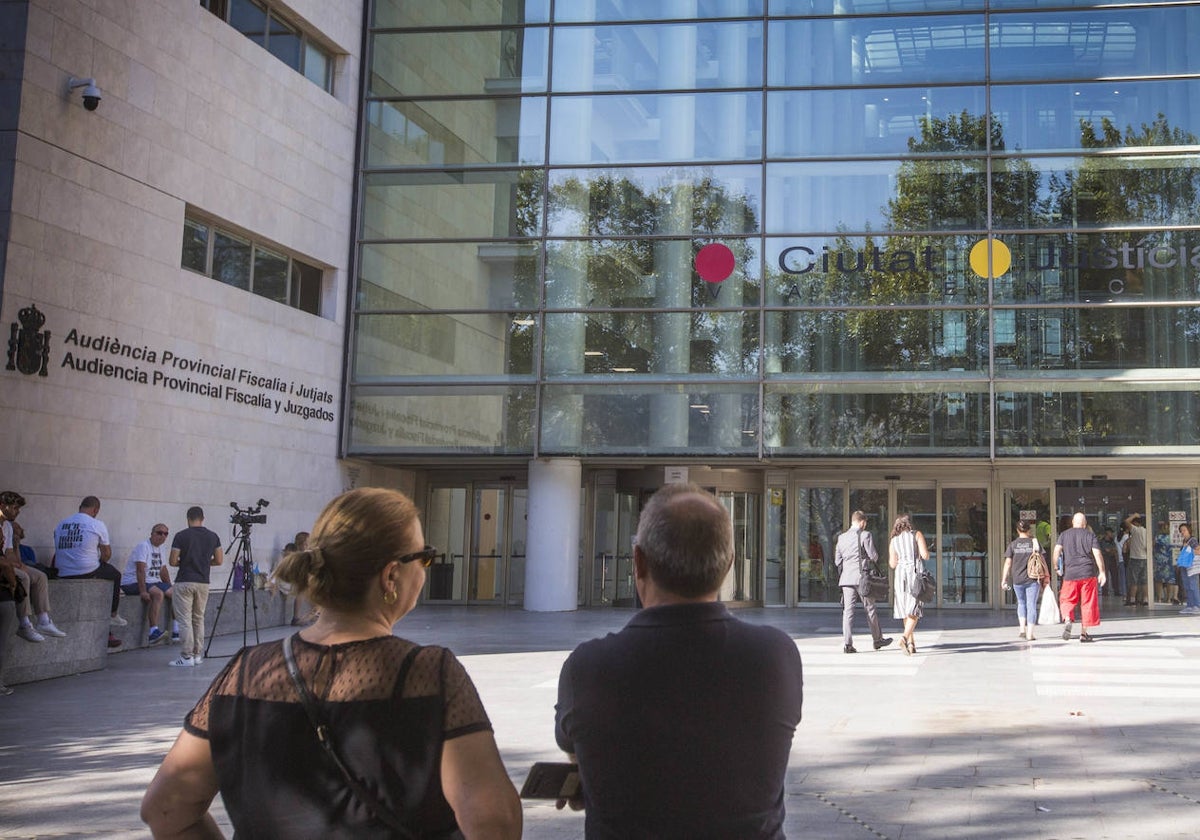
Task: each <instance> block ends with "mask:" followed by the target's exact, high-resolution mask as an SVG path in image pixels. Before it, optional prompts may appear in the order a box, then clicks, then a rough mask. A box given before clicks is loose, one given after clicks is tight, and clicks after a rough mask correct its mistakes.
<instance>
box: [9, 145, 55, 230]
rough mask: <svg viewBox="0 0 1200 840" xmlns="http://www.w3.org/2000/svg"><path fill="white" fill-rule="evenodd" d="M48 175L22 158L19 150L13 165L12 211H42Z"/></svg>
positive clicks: (25, 212) (34, 212) (16, 212)
mask: <svg viewBox="0 0 1200 840" xmlns="http://www.w3.org/2000/svg"><path fill="white" fill-rule="evenodd" d="M18 145H19V144H18ZM48 177H49V176H48V175H47V174H46V172H45V171H43V170H38V169H35V168H33V167H31V166H29V165H28V164H27V163H26V162H25V161H24V160H21V158H20V153H19V150H18V158H17V161H16V163H15V164H14V165H13V195H12V212H13V214H14V215H23V216H37V215H38V214H39V213H40V208H41V203H42V184H43V182H44V181H45V180H46V179H47V178H48Z"/></svg>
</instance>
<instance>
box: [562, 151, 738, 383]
mask: <svg viewBox="0 0 1200 840" xmlns="http://www.w3.org/2000/svg"><path fill="white" fill-rule="evenodd" d="M548 200H549V206H548V210H547V212H548V213H549V215H550V217H551V218H552V219H555V220H556V223H557V224H558V226H560V227H562V226H564V223H566V222H568V221H569V225H566V226H567V227H569V228H571V229H573V230H572V234H573V235H577V236H586V237H589V238H592V239H593V241H591V242H589V243H587V244H586V246H585V247H584V248H582V249H580V250H579V252H578V253H576V254H573V255H571V256H572V257H574V258H575V259H576V260H579V261H585V262H586V265H585V266H578V265H575V266H573V268H575V269H583V270H584V271H585V272H586V277H585V287H586V294H581V295H574V296H573V295H566V296H559V297H560V299H566V300H570V299H572V298H574V300H576V301H578V303H577V304H575V305H581V306H587V307H588V308H593V307H594V308H609V307H649V308H661V307H662V305H663V299H664V297H666V298H673V300H674V301H677V303H673V304H668V305H679V306H682V307H690V308H707V307H711V306H725V305H730V304H732V305H737V304H738V303H746V302H750V303H757V284H756V283H754V282H753V280H752V279H750V277H749V276H748V275H747V273H746V271H745V268H746V266H747V264H748V263H750V262H751V261H752V260H753V256H754V254H753V251H752V249H751V247H750V244H749V243H748V242H747V241H746V240H744V239H726V238H724V237H722V236H720V235H721V234H729V233H734V234H736V233H743V232H750V231H755V230H757V228H758V220H757V214H756V212H755V210H754V208H753V207H752V206H751V205H750V201H749V199H748V197H747V196H745V195H744V194H735V193H732V192H731V191H730V190H729V189H728V188H727V187H726V186H725V185H723V184H721V183H719V182H717V181H716V180H715V179H714V178H713V177H712V176H711V175H710V174H705V175H702V176H701V177H699V178H698V179H695V180H687V181H680V180H676V179H674V178H669V179H666V180H664V181H663V182H662V183H660V184H658V185H657V186H656V187H654V188H653V189H650V188H647V187H646V185H644V184H642V183H638V182H636V181H634V180H631V179H630V178H629V177H625V176H616V175H612V174H607V173H599V174H597V176H596V177H593V178H590V179H583V178H579V177H571V178H568V179H566V180H564V181H562V182H561V183H560V184H557V185H555V186H554V187H552V188H551V190H550V195H549V199H548ZM673 235H678V236H679V237H681V238H682V239H684V240H686V241H684V242H679V243H678V244H679V245H682V246H683V247H682V248H677V249H676V248H672V247H670V246H671V245H674V244H676V243H674V242H672V241H668V240H656V239H654V238H653V237H661V236H673ZM696 235H701V236H704V238H702V239H697V238H694V237H695V236H696ZM713 241H720V242H723V243H724V244H726V245H727V246H728V247H729V248H730V250H731V251H733V254H734V259H735V263H736V265H737V266H738V270H736V271H735V273H734V275H733V276H732V277H730V278H729V280H727V281H726V282H725V283H723V284H719V285H718V284H712V285H710V284H708V283H706V282H704V281H703V280H702V279H700V277H699V276H698V275H697V274H696V272H695V270H694V268H693V263H694V260H695V256H696V253H697V251H698V250H699V249H700V248H701V247H703V246H704V245H706V244H709V243H710V242H713ZM648 281H649V282H648ZM551 282H552V283H559V282H561V281H560V280H559V279H558V278H555V279H554V280H552V281H551ZM674 283H683V284H686V285H685V292H686V293H685V295H684V296H683V297H682V298H680V297H678V296H677V295H676V294H675V293H676V292H677V291H678V289H675V288H671V289H669V290H668V289H664V288H663V287H664V286H666V285H670V284H674ZM714 286H715V287H716V288H714ZM727 286H728V287H730V288H726V287H727ZM581 291H582V290H581ZM735 296H736V300H732V301H731V300H730V299H731V298H734V297H735ZM555 297H556V296H555V295H548V302H550V304H551V305H555V304H554V300H555ZM681 317H686V316H681ZM591 320H592V321H593V322H594V324H595V327H594V328H592V329H589V335H588V338H589V342H590V340H591V339H592V338H596V339H598V340H600V341H602V342H604V343H605V345H606V346H605V347H593V346H592V345H591V344H590V343H589V347H588V349H589V350H592V351H596V350H600V351H604V352H605V353H606V356H605V357H607V358H610V359H612V360H614V361H615V360H622V359H624V360H631V359H632V358H642V359H645V358H647V353H649V354H650V357H652V358H653V359H670V360H673V361H672V362H671V364H674V365H678V364H679V363H680V359H681V354H682V358H683V360H684V361H685V365H684V367H683V369H682V370H680V371H678V372H681V373H686V372H689V370H697V369H700V370H717V369H718V368H719V367H725V368H728V367H730V366H731V365H732V366H735V367H736V366H737V365H738V364H739V362H738V361H736V359H737V358H740V356H741V355H742V353H743V352H744V348H743V347H741V346H740V345H741V342H740V341H739V342H738V345H739V346H735V347H727V346H725V345H723V344H722V343H721V342H719V341H706V342H698V344H701V345H703V346H704V348H705V350H704V352H705V353H707V354H710V355H711V356H712V358H710V359H709V360H708V361H704V360H699V359H692V360H691V361H690V362H687V350H688V348H680V347H677V346H666V345H664V343H663V342H662V338H661V336H659V337H656V336H655V335H654V329H653V327H654V324H655V321H654V320H652V319H649V318H646V317H645V316H636V317H630V316H627V315H623V314H622V313H604V312H597V313H595V314H594V315H592V316H591ZM698 328H703V329H704V330H706V334H708V335H712V330H713V329H714V327H713V324H712V322H711V319H707V321H706V319H704V318H703V317H702V316H700V315H693V316H692V329H691V330H688V331H687V333H686V334H687V335H688V336H691V335H695V332H696V329H698ZM755 339H756V337H755ZM622 344H624V345H625V346H620V345H622ZM638 348H644V349H638ZM582 349H583V348H579V351H580V352H582ZM728 353H733V354H735V359H732V360H723V361H721V360H718V359H717V358H716V357H717V356H719V355H721V354H728ZM593 358H600V357H593ZM591 364H592V365H597V364H602V363H600V362H593V363H591ZM697 365H699V368H698V367H697ZM639 372H644V368H639Z"/></svg>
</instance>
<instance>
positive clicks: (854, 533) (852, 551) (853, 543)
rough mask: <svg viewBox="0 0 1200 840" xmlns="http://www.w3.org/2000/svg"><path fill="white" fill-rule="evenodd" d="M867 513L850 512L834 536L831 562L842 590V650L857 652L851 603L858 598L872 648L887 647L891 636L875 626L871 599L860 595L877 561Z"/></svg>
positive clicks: (876, 618)
mask: <svg viewBox="0 0 1200 840" xmlns="http://www.w3.org/2000/svg"><path fill="white" fill-rule="evenodd" d="M866 526H867V515H866V514H865V513H863V512H862V511H861V510H856V511H854V513H852V514H850V528H849V529H848V530H847V531H846V532H845V533H843V534H842V535H841V536H839V537H838V541H837V549H836V551H835V553H834V562H835V563H837V567H838V586H839V587H841V589H842V652H843V653H858V651H857V650H855V649H854V638H853V635H852V630H853V627H854V604H855V603H856V602H857V601H859V600H861V601H862V603H863V609H865V610H866V612H867V625H868V626H869V627H870V628H871V638H872V639H873V640H874V642H875V650H879V649H880V648H882V647H887V646H888V645H890V644H891V643H892V640H891V638H886V639H885V638H884V637H883V632H882V631H881V630H880V629H879V615H878V614H877V613H876V612H875V600H874V599H873V598H870V597H867V596H865V595H862V594H861V591H860V585H861V584H862V582H863V581H864V580H866V579H867V575H868V573H869V572H870V570H871V569H872V568H873V567H874V566H875V563H876V562H878V560H879V552H877V551H876V550H875V540H874V538H873V537H872V536H871V532H870V531H868V530H867V527H866Z"/></svg>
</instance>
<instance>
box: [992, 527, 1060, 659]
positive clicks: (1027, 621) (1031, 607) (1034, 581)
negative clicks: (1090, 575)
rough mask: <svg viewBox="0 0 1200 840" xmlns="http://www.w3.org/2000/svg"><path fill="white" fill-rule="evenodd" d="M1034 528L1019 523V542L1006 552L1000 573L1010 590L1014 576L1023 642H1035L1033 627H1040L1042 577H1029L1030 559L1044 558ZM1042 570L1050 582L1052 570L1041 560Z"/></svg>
mask: <svg viewBox="0 0 1200 840" xmlns="http://www.w3.org/2000/svg"><path fill="white" fill-rule="evenodd" d="M1032 531H1033V527H1032V525H1031V523H1029V522H1019V523H1017V538H1016V539H1015V540H1013V541H1012V542H1010V543H1009V544H1008V549H1007V550H1006V551H1005V552H1004V569H1003V570H1002V571H1001V572H1000V583H1001V584H1002V585H1003V586H1008V581H1009V574H1010V573H1011V575H1012V578H1011V579H1012V588H1013V594H1014V595H1015V596H1016V599H1017V623H1018V624H1020V626H1021V638H1023V639H1025V640H1026V641H1029V642H1032V641H1033V625H1035V624H1037V606H1038V596H1039V595H1040V594H1041V590H1042V583H1043V580H1042V578H1043V576H1042V575H1039V576H1038V577H1030V576H1029V570H1030V567H1031V565H1036V564H1031V563H1030V558H1031V557H1033V555H1034V554H1035V553H1036V554H1037V556H1038V558H1039V559H1040V558H1041V557H1042V549H1041V546H1039V545H1038V542H1037V540H1036V539H1035V538H1034V537H1033V536H1032V533H1031V532H1032ZM1041 568H1042V569H1044V570H1045V572H1046V574H1045V575H1044V577H1045V582H1046V583H1049V582H1050V570H1049V569H1048V568H1047V567H1046V561H1045V560H1041Z"/></svg>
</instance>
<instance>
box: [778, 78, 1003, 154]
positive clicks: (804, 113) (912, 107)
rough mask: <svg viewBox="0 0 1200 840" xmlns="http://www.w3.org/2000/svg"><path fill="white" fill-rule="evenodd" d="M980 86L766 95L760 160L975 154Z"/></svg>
mask: <svg viewBox="0 0 1200 840" xmlns="http://www.w3.org/2000/svg"><path fill="white" fill-rule="evenodd" d="M986 113H987V107H986V103H985V98H984V89H983V88H981V87H956V88H928V87H926V88H914V89H904V88H874V89H871V88H868V89H863V90H854V89H852V90H789V91H773V92H771V93H769V94H767V156H768V157H772V158H779V157H808V156H822V157H830V156H836V157H849V156H861V155H893V156H894V155H924V154H943V153H945V152H954V151H964V152H982V151H983V150H984V149H985V148H986V146H987V130H986V127H985V124H984V121H985V115H986Z"/></svg>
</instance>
